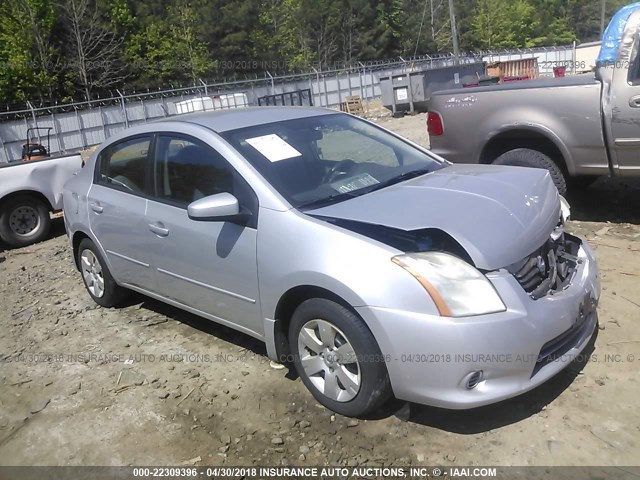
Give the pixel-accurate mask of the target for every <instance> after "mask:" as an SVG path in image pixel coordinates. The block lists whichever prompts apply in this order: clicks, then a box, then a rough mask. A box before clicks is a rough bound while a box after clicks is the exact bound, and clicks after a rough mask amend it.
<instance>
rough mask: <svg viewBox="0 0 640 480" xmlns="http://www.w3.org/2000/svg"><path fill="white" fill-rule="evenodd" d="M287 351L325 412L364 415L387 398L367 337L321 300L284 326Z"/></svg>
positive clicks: (352, 318) (385, 380)
mask: <svg viewBox="0 0 640 480" xmlns="http://www.w3.org/2000/svg"><path fill="white" fill-rule="evenodd" d="M289 346H290V351H291V353H292V354H293V363H294V365H295V367H296V370H297V372H298V374H299V375H300V378H301V379H302V382H303V383H304V384H305V386H306V387H307V388H308V389H309V391H310V392H311V393H312V394H313V396H314V397H315V398H316V400H318V402H320V403H321V404H323V405H324V406H325V407H327V408H329V409H331V410H333V411H334V412H336V413H339V414H341V415H345V416H348V417H353V416H360V415H365V414H367V413H371V412H373V411H375V410H376V409H378V408H379V407H381V406H382V405H383V404H384V403H385V402H386V401H387V400H388V399H389V397H390V396H391V384H390V382H389V375H388V374H387V368H386V365H385V362H384V358H383V356H382V354H381V352H380V348H379V347H378V344H377V342H376V340H375V338H374V337H373V334H372V333H371V331H370V330H369V328H368V327H367V326H366V325H365V323H364V322H363V321H362V320H361V319H360V318H359V317H358V316H357V315H356V314H355V313H353V312H352V311H351V310H349V309H347V308H345V307H343V306H342V305H339V304H337V303H335V302H332V301H331V300H327V299H324V298H314V299H311V300H307V301H305V302H303V303H302V304H301V305H300V306H299V307H298V308H297V309H296V311H295V312H294V314H293V318H292V320H291V325H290V326H289Z"/></svg>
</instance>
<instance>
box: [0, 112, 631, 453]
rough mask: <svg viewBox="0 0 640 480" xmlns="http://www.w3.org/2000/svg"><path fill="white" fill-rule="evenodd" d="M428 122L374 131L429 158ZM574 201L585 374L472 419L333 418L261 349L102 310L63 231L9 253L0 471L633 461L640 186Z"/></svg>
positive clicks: (157, 319)
mask: <svg viewBox="0 0 640 480" xmlns="http://www.w3.org/2000/svg"><path fill="white" fill-rule="evenodd" d="M424 120H425V119H424V115H418V116H416V117H405V118H403V119H391V118H388V117H385V118H378V121H380V123H381V124H382V125H384V126H385V127H386V128H389V129H392V130H397V131H399V132H400V133H402V134H403V135H406V136H408V137H410V138H412V139H414V140H415V141H417V142H419V143H422V144H426V143H427V141H428V139H427V138H426V133H425V132H424ZM570 201H571V203H572V205H573V217H574V219H575V221H573V222H572V223H571V224H570V227H569V228H570V230H572V231H574V232H577V233H579V234H581V235H585V236H586V237H587V238H589V239H590V240H591V241H592V244H593V245H594V247H595V248H596V250H597V255H598V258H599V261H600V266H601V270H602V284H603V292H602V300H601V304H600V307H599V318H600V331H599V332H598V336H597V339H596V340H595V344H594V346H593V351H592V352H591V350H590V353H591V358H590V361H588V362H581V363H575V364H572V365H571V366H570V367H569V368H568V369H566V370H565V371H564V372H563V373H561V374H560V375H558V376H557V377H555V378H554V379H553V380H552V381H550V382H548V383H547V384H545V385H543V386H542V387H540V388H538V389H536V390H534V391H532V392H530V393H528V394H526V395H523V396H521V397H518V398H515V399H513V400H510V401H507V402H503V403H501V404H499V405H494V406H489V407H484V408H481V409H476V410H473V411H466V412H452V411H446V410H441V409H436V408H429V407H423V406H418V405H407V404H403V403H401V402H395V403H393V404H391V405H390V406H389V408H388V409H386V410H385V411H384V412H380V413H379V415H377V416H376V417H375V418H369V419H360V420H352V419H348V418H343V417H340V416H335V415H333V414H332V413H331V412H329V411H327V410H326V409H324V408H323V407H321V406H320V405H318V404H316V402H315V401H314V400H313V399H312V397H311V395H310V394H308V393H307V391H306V390H305V389H304V387H303V385H302V383H301V382H300V380H299V379H296V378H295V375H292V374H291V373H290V372H288V371H287V370H286V369H276V368H274V366H273V365H271V364H270V362H269V361H268V359H267V358H266V356H265V350H264V347H263V346H262V345H261V344H259V343H258V342H256V341H255V340H253V339H251V338H249V337H246V336H244V335H242V334H238V333H235V332H233V331H231V330H229V329H226V328H222V327H219V326H216V325H214V324H212V323H210V322H207V321H206V320H202V319H199V318H197V317H194V316H192V315H190V314H186V313H183V312H180V311H178V310H176V309H173V308H170V307H167V306H164V305H162V304H160V303H158V302H155V301H152V300H150V299H148V298H144V297H141V296H134V297H132V299H131V301H130V302H129V304H128V305H127V306H126V307H125V308H121V309H104V308H99V307H97V306H96V305H94V304H93V303H92V302H91V300H90V298H89V296H88V295H87V294H86V292H85V291H84V288H83V286H82V283H81V279H80V276H79V274H78V273H77V272H76V271H75V269H74V266H73V264H72V260H71V255H70V251H69V248H68V245H67V240H66V237H65V236H64V227H63V224H62V222H61V221H60V220H57V221H56V224H55V226H54V229H53V232H52V237H51V239H50V240H48V241H46V242H43V243H41V244H38V245H34V246H31V247H27V248H23V249H18V250H4V249H3V247H2V246H0V310H1V312H0V319H1V326H2V333H1V334H0V464H2V465H32V464H40V465H128V464H147V465H150V464H167V465H178V464H183V463H186V464H197V465H205V464H208V465H221V464H226V465H251V464H262V465H264V464H271V465H279V464H289V465H294V464H309V465H311V464H313V465H318V464H339V465H356V464H369V465H381V464H396V465H397V464H413V465H416V464H425V465H438V464H444V465H451V464H457V465H468V464H482V465H634V464H638V458H640V409H639V408H638V399H639V398H640V381H639V379H638V375H637V372H638V369H639V368H640V289H639V288H638V280H639V279H640V226H639V224H640V182H639V181H635V180H634V181H611V180H606V179H605V180H600V181H598V182H597V183H596V184H595V185H594V186H593V187H591V188H590V189H588V190H585V191H584V192H583V193H581V194H580V195H577V196H573V197H572V198H570ZM607 355H608V356H609V357H607Z"/></svg>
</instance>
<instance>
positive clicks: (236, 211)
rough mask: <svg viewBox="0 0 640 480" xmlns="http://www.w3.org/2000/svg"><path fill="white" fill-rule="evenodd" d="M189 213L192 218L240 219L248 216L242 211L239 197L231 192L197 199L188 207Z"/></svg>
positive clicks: (214, 219)
mask: <svg viewBox="0 0 640 480" xmlns="http://www.w3.org/2000/svg"><path fill="white" fill-rule="evenodd" d="M187 213H188V214H189V218H191V219H192V220H211V221H218V222H224V221H229V220H231V221H233V220H235V221H238V220H241V219H242V218H245V217H246V216H247V214H246V213H242V212H240V205H239V204H238V199H237V198H236V197H234V196H233V195H231V194H230V193H217V194H215V195H210V196H208V197H204V198H201V199H200V200H196V201H195V202H193V203H190V204H189V206H188V207H187Z"/></svg>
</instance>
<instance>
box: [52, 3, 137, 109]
mask: <svg viewBox="0 0 640 480" xmlns="http://www.w3.org/2000/svg"><path fill="white" fill-rule="evenodd" d="M62 6H63V9H64V24H65V28H66V34H67V39H68V43H67V46H68V51H67V56H68V58H69V60H70V67H71V68H70V71H71V74H72V78H73V80H74V83H75V84H76V85H77V87H78V89H79V90H81V91H82V93H83V94H84V96H85V98H86V99H87V100H91V98H92V96H93V92H94V91H95V90H101V89H106V88H108V87H111V86H117V85H120V84H122V82H123V81H124V79H125V78H126V74H125V67H124V65H123V64H122V62H121V61H120V54H121V46H122V45H121V44H122V41H121V39H120V38H118V37H117V36H116V34H115V32H114V31H113V30H112V29H111V28H110V26H109V25H108V24H106V23H105V22H104V20H103V15H102V13H101V12H100V10H99V9H98V5H97V3H96V2H95V1H94V0H66V2H65V3H64V4H63V5H62Z"/></svg>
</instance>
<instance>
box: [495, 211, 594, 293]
mask: <svg viewBox="0 0 640 480" xmlns="http://www.w3.org/2000/svg"><path fill="white" fill-rule="evenodd" d="M564 222H565V216H564V215H563V217H562V218H561V219H560V221H559V222H558V226H557V227H556V228H555V230H554V231H553V232H552V233H551V235H550V237H549V239H548V240H547V241H546V242H545V244H544V245H542V246H541V247H540V248H539V249H537V250H535V251H534V252H532V253H531V254H530V255H528V256H526V257H525V258H523V259H522V260H520V261H518V262H516V263H514V264H512V265H510V266H508V267H507V270H508V271H509V272H510V273H511V274H512V275H513V276H514V277H515V278H516V280H517V281H518V283H519V284H520V285H521V286H522V288H523V289H524V290H525V291H526V292H527V293H528V294H529V295H530V296H531V298H533V299H534V300H537V299H539V298H543V297H545V296H547V295H553V294H554V293H556V292H560V291H562V290H564V289H566V288H567V287H568V286H569V285H570V284H571V281H572V279H573V276H574V275H575V273H576V269H577V266H578V265H579V264H580V263H581V262H582V260H581V259H580V258H579V257H578V252H579V250H580V245H581V244H582V241H581V240H580V239H579V238H578V237H575V236H573V235H570V234H568V233H566V232H565V231H564Z"/></svg>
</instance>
